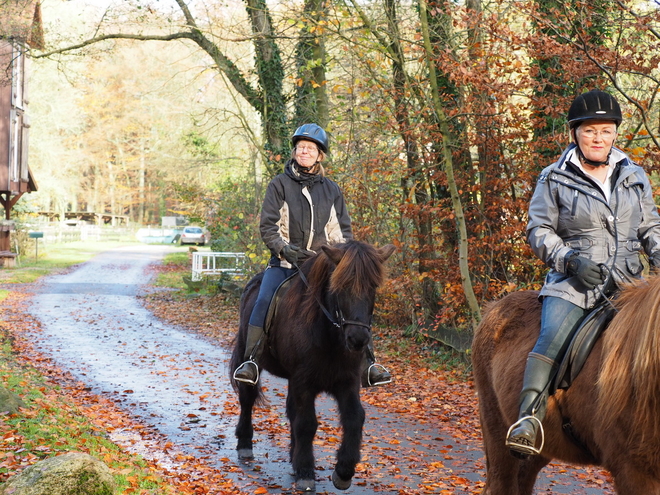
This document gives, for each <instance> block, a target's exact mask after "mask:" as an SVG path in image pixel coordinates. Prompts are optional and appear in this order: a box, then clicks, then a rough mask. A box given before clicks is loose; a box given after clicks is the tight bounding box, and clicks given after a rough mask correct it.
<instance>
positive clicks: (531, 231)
mask: <svg viewBox="0 0 660 495" xmlns="http://www.w3.org/2000/svg"><path fill="white" fill-rule="evenodd" d="M573 149H575V144H571V145H570V146H568V148H566V150H564V152H563V153H562V155H561V157H560V158H559V160H558V161H557V162H555V163H553V164H552V165H550V166H549V167H546V168H545V169H544V170H543V171H542V172H541V175H540V176H539V179H538V182H537V184H536V189H535V191H534V195H533V196H532V200H531V202H530V205H529V224H528V225H527V240H528V242H529V244H530V246H531V247H532V249H533V250H534V252H535V253H536V255H537V256H538V257H539V258H540V259H541V260H542V261H543V262H545V263H546V265H548V266H549V267H550V268H551V270H550V271H549V272H548V275H547V276H546V279H545V284H544V286H543V289H542V290H541V296H556V297H561V298H562V299H566V300H568V301H571V302H572V303H574V304H576V305H578V306H580V307H582V308H585V309H588V308H591V307H592V306H593V305H594V304H595V303H596V302H597V301H598V299H599V297H600V292H599V291H598V289H594V290H588V289H586V288H585V287H584V286H583V285H582V284H581V283H580V282H579V281H578V280H577V277H575V276H569V275H568V274H566V273H565V263H566V258H567V257H568V256H569V255H571V254H572V253H573V252H578V253H580V255H582V256H586V257H587V258H590V259H592V260H593V261H595V262H596V263H602V264H604V265H605V266H606V267H607V268H608V269H609V270H610V273H612V275H613V279H614V281H615V283H616V285H617V286H619V287H620V286H621V284H622V283H625V282H626V281H630V280H632V279H635V278H640V277H641V275H642V268H643V266H642V264H641V260H640V254H641V251H642V250H643V251H644V252H645V253H646V254H647V255H648V256H649V258H650V259H651V261H652V263H653V264H654V265H656V264H660V216H658V211H657V208H656V206H655V204H654V201H653V194H652V190H651V184H650V182H649V178H648V176H647V175H646V173H645V172H644V170H643V169H642V168H641V167H639V166H638V165H636V164H635V163H633V162H632V160H630V158H628V156H627V155H626V154H625V153H623V152H622V151H621V150H619V149H616V148H614V149H613V150H612V156H611V158H610V162H611V163H612V162H614V163H616V168H615V171H614V174H613V175H612V178H611V184H612V194H611V196H610V200H609V202H608V201H607V200H606V199H605V196H604V194H603V192H602V191H601V190H600V188H599V187H598V186H596V185H595V183H594V182H593V179H591V178H588V177H587V176H586V175H585V174H584V173H583V172H582V171H581V170H580V169H579V168H578V167H577V165H575V164H573V163H571V162H570V160H568V156H569V155H570V152H571V150H573ZM601 289H602V286H601Z"/></svg>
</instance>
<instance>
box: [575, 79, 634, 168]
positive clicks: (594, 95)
mask: <svg viewBox="0 0 660 495" xmlns="http://www.w3.org/2000/svg"><path fill="white" fill-rule="evenodd" d="M567 120H568V127H569V128H570V129H571V131H572V133H573V132H575V130H576V129H577V128H578V127H580V125H581V124H582V123H583V122H586V121H588V120H610V121H612V122H614V124H615V125H616V126H617V128H618V127H619V124H621V121H622V120H623V116H622V115H621V107H620V106H619V102H618V101H616V98H614V96H612V95H611V94H609V93H606V92H605V91H601V90H599V89H592V90H591V91H589V92H588V93H583V94H581V95H579V96H578V97H577V98H575V99H574V100H573V103H571V108H569V109H568V118H567ZM573 139H574V140H575V144H577V139H576V137H575V135H573ZM577 149H578V153H579V155H580V158H581V159H582V160H583V161H584V162H586V163H588V164H589V165H592V166H594V167H600V166H602V165H607V164H608V163H609V161H610V154H611V153H612V148H610V152H609V153H608V154H607V159H605V160H604V161H595V160H590V159H588V158H587V157H586V156H584V153H582V150H581V149H580V146H579V145H578V147H577Z"/></svg>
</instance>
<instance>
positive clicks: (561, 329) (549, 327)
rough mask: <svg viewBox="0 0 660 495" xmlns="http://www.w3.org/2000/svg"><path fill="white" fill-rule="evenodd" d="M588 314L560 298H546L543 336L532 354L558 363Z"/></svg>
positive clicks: (541, 335) (542, 323) (542, 320)
mask: <svg viewBox="0 0 660 495" xmlns="http://www.w3.org/2000/svg"><path fill="white" fill-rule="evenodd" d="M587 313H588V310H586V309H582V308H581V307H579V306H576V305H575V304H573V303H571V302H569V301H566V300H564V299H561V298H559V297H552V296H547V297H544V298H543V310H542V312H541V334H540V335H539V338H538V340H537V341H536V345H535V346H534V349H533V350H532V352H533V353H534V354H540V355H542V356H545V357H547V358H549V359H550V360H551V361H553V362H554V363H557V362H558V361H559V360H561V358H562V357H563V356H564V353H565V352H566V349H567V347H568V345H569V343H570V341H571V338H572V337H573V335H574V334H575V331H576V330H577V328H578V327H579V326H580V323H581V322H582V320H583V319H584V317H585V316H586V315H587Z"/></svg>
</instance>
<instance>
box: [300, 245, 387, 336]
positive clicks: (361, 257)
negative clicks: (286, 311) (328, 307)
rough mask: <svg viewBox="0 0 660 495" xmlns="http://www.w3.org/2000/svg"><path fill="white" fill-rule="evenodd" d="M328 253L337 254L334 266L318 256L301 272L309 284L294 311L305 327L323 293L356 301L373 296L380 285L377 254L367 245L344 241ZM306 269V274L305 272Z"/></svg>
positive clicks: (380, 265) (382, 270)
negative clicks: (338, 253) (305, 293)
mask: <svg viewBox="0 0 660 495" xmlns="http://www.w3.org/2000/svg"><path fill="white" fill-rule="evenodd" d="M332 249H334V250H337V251H339V252H340V253H341V259H340V261H339V263H338V264H336V265H335V262H334V261H333V260H332V259H330V257H329V256H328V255H327V254H326V253H324V252H320V253H318V254H317V255H315V256H314V257H313V258H311V259H310V260H309V261H308V262H306V263H305V264H304V265H303V267H302V270H304V272H306V277H307V280H308V282H309V289H308V292H307V296H306V297H303V298H302V301H301V304H300V306H299V307H298V308H297V310H296V311H298V312H300V313H301V314H302V316H303V320H304V321H305V322H307V323H308V324H311V322H312V321H314V319H315V318H316V317H317V315H318V313H319V311H320V307H319V303H318V301H323V300H324V296H325V294H326V292H327V291H329V292H331V293H335V294H337V293H339V292H348V293H349V294H350V295H351V296H352V297H354V298H356V299H360V298H363V297H365V296H367V295H369V294H373V293H374V292H375V291H376V289H378V287H379V286H380V285H381V284H382V283H383V280H384V278H385V266H384V262H383V260H382V259H381V258H380V256H379V254H378V251H377V250H376V248H374V247H373V246H372V245H370V244H366V243H363V242H359V241H348V242H346V243H344V244H335V245H334V246H332ZM307 267H310V268H309V271H307V270H306V269H307Z"/></svg>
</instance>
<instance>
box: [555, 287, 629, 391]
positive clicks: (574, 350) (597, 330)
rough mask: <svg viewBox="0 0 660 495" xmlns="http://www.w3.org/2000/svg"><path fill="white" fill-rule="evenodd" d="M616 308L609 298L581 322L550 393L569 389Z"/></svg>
mask: <svg viewBox="0 0 660 495" xmlns="http://www.w3.org/2000/svg"><path fill="white" fill-rule="evenodd" d="M615 311H616V310H615V309H614V307H613V306H612V304H611V303H610V302H609V301H608V300H604V301H602V302H601V303H599V304H598V305H597V306H596V307H595V308H594V309H593V310H592V311H591V313H589V314H588V315H587V316H586V317H585V319H584V320H583V321H582V323H581V324H580V326H579V328H578V329H577V331H576V332H575V335H574V336H573V338H572V339H571V342H570V344H569V346H568V349H567V350H566V353H565V354H564V358H563V359H562V361H561V364H560V365H559V368H558V369H557V374H556V375H555V378H554V380H553V381H552V383H551V384H550V394H554V393H555V392H556V391H557V390H560V389H564V390H565V389H567V388H568V387H569V386H570V385H571V383H573V381H574V380H575V378H576V377H577V376H578V374H579V373H580V370H582V367H583V366H584V363H585V361H586V360H587V358H588V357H589V354H590V353H591V350H592V349H593V347H594V345H595V344H596V342H597V341H598V339H599V338H600V336H601V335H602V333H603V331H604V330H605V328H607V325H608V324H609V323H610V321H611V320H612V318H613V317H614V313H615Z"/></svg>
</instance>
